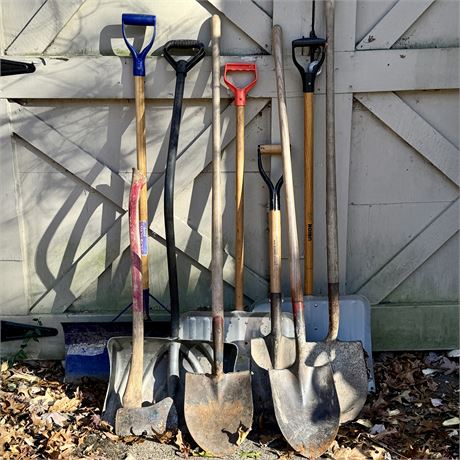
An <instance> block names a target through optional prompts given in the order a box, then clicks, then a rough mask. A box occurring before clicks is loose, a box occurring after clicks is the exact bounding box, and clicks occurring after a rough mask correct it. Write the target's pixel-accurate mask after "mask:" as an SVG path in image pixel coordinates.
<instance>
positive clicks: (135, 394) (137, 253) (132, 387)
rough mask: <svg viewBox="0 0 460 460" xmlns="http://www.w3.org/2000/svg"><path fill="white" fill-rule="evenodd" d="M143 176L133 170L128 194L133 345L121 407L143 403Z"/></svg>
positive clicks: (131, 406)
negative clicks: (141, 203) (140, 200)
mask: <svg viewBox="0 0 460 460" xmlns="http://www.w3.org/2000/svg"><path fill="white" fill-rule="evenodd" d="M145 183H146V179H145V176H144V175H143V174H142V173H141V172H140V171H137V170H133V180H132V183H131V190H130V193H129V239H130V250H131V279H132V284H133V287H132V289H133V347H132V356H131V367H130V369H129V375H128V382H127V384H126V389H125V393H124V395H123V407H126V408H138V407H141V405H142V374H143V371H144V305H143V299H142V297H143V296H142V267H141V265H142V263H141V241H140V235H139V199H140V195H141V193H142V192H141V190H142V188H143V187H144V186H145Z"/></svg>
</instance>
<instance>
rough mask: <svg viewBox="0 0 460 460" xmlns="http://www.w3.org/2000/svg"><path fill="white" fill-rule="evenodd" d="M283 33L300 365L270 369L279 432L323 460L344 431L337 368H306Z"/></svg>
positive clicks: (279, 67) (280, 85) (279, 65)
mask: <svg viewBox="0 0 460 460" xmlns="http://www.w3.org/2000/svg"><path fill="white" fill-rule="evenodd" d="M281 43H282V32H281V27H280V26H278V25H275V26H274V27H273V50H274V59H275V71H276V84H277V94H278V110H279V120H280V132H281V144H282V150H283V155H282V157H283V176H284V181H285V184H286V189H285V196H286V210H287V231H288V252H289V277H290V284H291V298H292V310H293V314H294V325H295V356H296V359H295V363H294V364H293V365H292V366H290V367H289V368H287V369H270V370H269V378H270V386H271V391H272V396H273V406H274V409H275V416H276V420H277V422H278V426H279V427H280V430H281V432H282V434H283V436H284V438H285V439H286V441H287V442H288V443H289V444H290V445H291V447H292V448H293V449H294V450H295V451H296V452H298V453H300V454H301V455H303V456H305V457H309V458H316V457H319V456H320V455H321V454H322V453H324V452H325V451H326V450H327V449H328V447H329V446H330V445H331V444H332V442H333V441H334V439H335V437H336V435H337V431H338V428H339V419H340V407H339V401H338V398H337V393H336V390H335V385H334V379H333V374H332V368H331V365H330V362H329V359H328V356H327V354H325V353H321V354H319V355H318V357H316V359H315V360H314V362H313V363H311V364H310V365H307V364H306V361H307V358H308V352H307V348H306V342H305V323H304V311H303V310H304V305H303V293H302V281H301V274H300V261H299V248H298V236H297V224H296V214H295V205H294V186H293V179H292V166H291V152H290V144H289V128H288V121H287V108H286V97H285V87H284V76H283V57H282V45H281Z"/></svg>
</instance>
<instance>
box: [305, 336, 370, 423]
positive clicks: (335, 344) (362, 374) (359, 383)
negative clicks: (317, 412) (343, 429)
mask: <svg viewBox="0 0 460 460" xmlns="http://www.w3.org/2000/svg"><path fill="white" fill-rule="evenodd" d="M306 348H307V359H306V364H307V365H312V364H313V362H314V361H315V360H316V359H317V357H318V356H319V355H320V354H322V353H327V355H328V356H329V361H330V363H331V366H332V370H333V373H334V383H335V388H336V391H337V396H338V398H339V404H340V423H346V422H349V421H351V420H354V419H355V418H356V417H357V416H358V414H359V413H360V411H361V409H362V408H363V406H364V404H365V403H366V398H367V390H368V372H367V366H366V360H365V357H364V350H363V346H362V344H361V342H357V341H354V342H341V341H338V340H335V341H332V342H307V344H306Z"/></svg>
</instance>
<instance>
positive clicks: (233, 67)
mask: <svg viewBox="0 0 460 460" xmlns="http://www.w3.org/2000/svg"><path fill="white" fill-rule="evenodd" d="M231 72H252V73H254V80H252V81H251V82H250V83H249V84H247V85H246V86H244V87H238V86H236V85H234V84H233V83H232V82H231V81H230V80H229V79H228V78H227V75H228V74H229V73H231ZM257 78H258V74H257V66H256V65H255V64H246V63H227V64H225V68H224V82H225V84H226V85H227V86H228V87H229V88H230V89H231V90H232V92H233V94H234V95H235V105H236V106H244V105H246V95H247V94H248V93H249V91H251V89H252V88H254V86H255V84H256V83H257Z"/></svg>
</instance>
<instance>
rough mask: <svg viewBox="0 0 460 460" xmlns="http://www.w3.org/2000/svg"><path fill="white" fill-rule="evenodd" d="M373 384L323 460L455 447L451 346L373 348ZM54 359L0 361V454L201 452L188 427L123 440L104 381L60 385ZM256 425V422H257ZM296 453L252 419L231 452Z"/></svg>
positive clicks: (437, 453) (131, 456)
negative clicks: (106, 404) (109, 410)
mask: <svg viewBox="0 0 460 460" xmlns="http://www.w3.org/2000/svg"><path fill="white" fill-rule="evenodd" d="M374 360H375V378H376V384H377V391H376V393H375V394H372V395H370V396H369V398H368V401H367V403H366V406H365V407H364V408H363V410H362V412H361V414H360V416H359V418H358V420H356V421H355V422H353V423H349V424H347V425H344V426H342V427H341V428H340V431H339V434H338V436H337V439H336V441H335V443H334V445H333V446H332V447H331V448H330V449H329V451H328V453H327V454H326V455H325V456H324V458H330V459H337V460H346V459H350V460H351V459H354V460H355V459H367V458H371V459H373V460H394V459H409V458H410V459H454V458H458V450H459V423H460V420H459V418H458V417H459V405H458V401H459V389H458V386H459V385H458V383H459V374H458V362H459V360H458V351H455V352H450V353H449V354H448V353H398V354H396V353H380V354H376V355H375V356H374ZM63 379H64V373H63V369H62V366H61V364H60V363H58V362H28V363H24V362H23V363H16V364H15V365H13V366H10V365H9V364H8V363H6V362H4V363H2V367H1V383H0V407H1V411H0V457H1V458H2V459H5V460H8V459H27V460H29V459H31V460H32V459H83V458H85V459H100V460H102V459H111V460H116V459H124V460H136V459H142V460H144V459H168V458H178V457H179V458H180V457H182V458H187V457H206V456H208V455H207V454H206V453H205V452H202V451H200V449H199V448H197V447H196V446H195V445H194V443H193V441H192V440H191V439H190V438H189V437H188V436H187V434H186V433H181V432H178V433H175V434H172V433H171V434H168V435H166V436H164V437H163V438H161V439H151V438H148V439H141V438H137V437H134V436H132V437H124V438H120V437H118V436H116V435H115V434H114V433H113V429H112V427H111V426H109V425H108V424H106V423H105V422H104V421H102V420H101V417H100V413H101V407H102V404H103V400H104V395H105V390H106V387H105V384H103V383H102V384H101V383H96V382H89V381H88V382H83V383H82V384H81V385H80V386H76V385H72V384H66V383H63ZM256 425H258V424H256ZM244 458H256V459H267V460H269V459H294V458H298V457H297V456H296V455H294V453H293V452H292V451H291V450H290V449H289V448H288V446H287V445H286V443H285V441H283V439H282V437H281V435H279V434H277V433H268V432H266V430H265V429H263V427H261V426H260V425H259V426H255V427H254V428H253V431H251V432H250V433H249V436H248V438H247V439H246V441H245V442H244V443H243V444H242V445H241V446H240V447H239V449H238V450H237V451H236V452H235V454H234V455H233V456H231V457H228V459H244Z"/></svg>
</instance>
